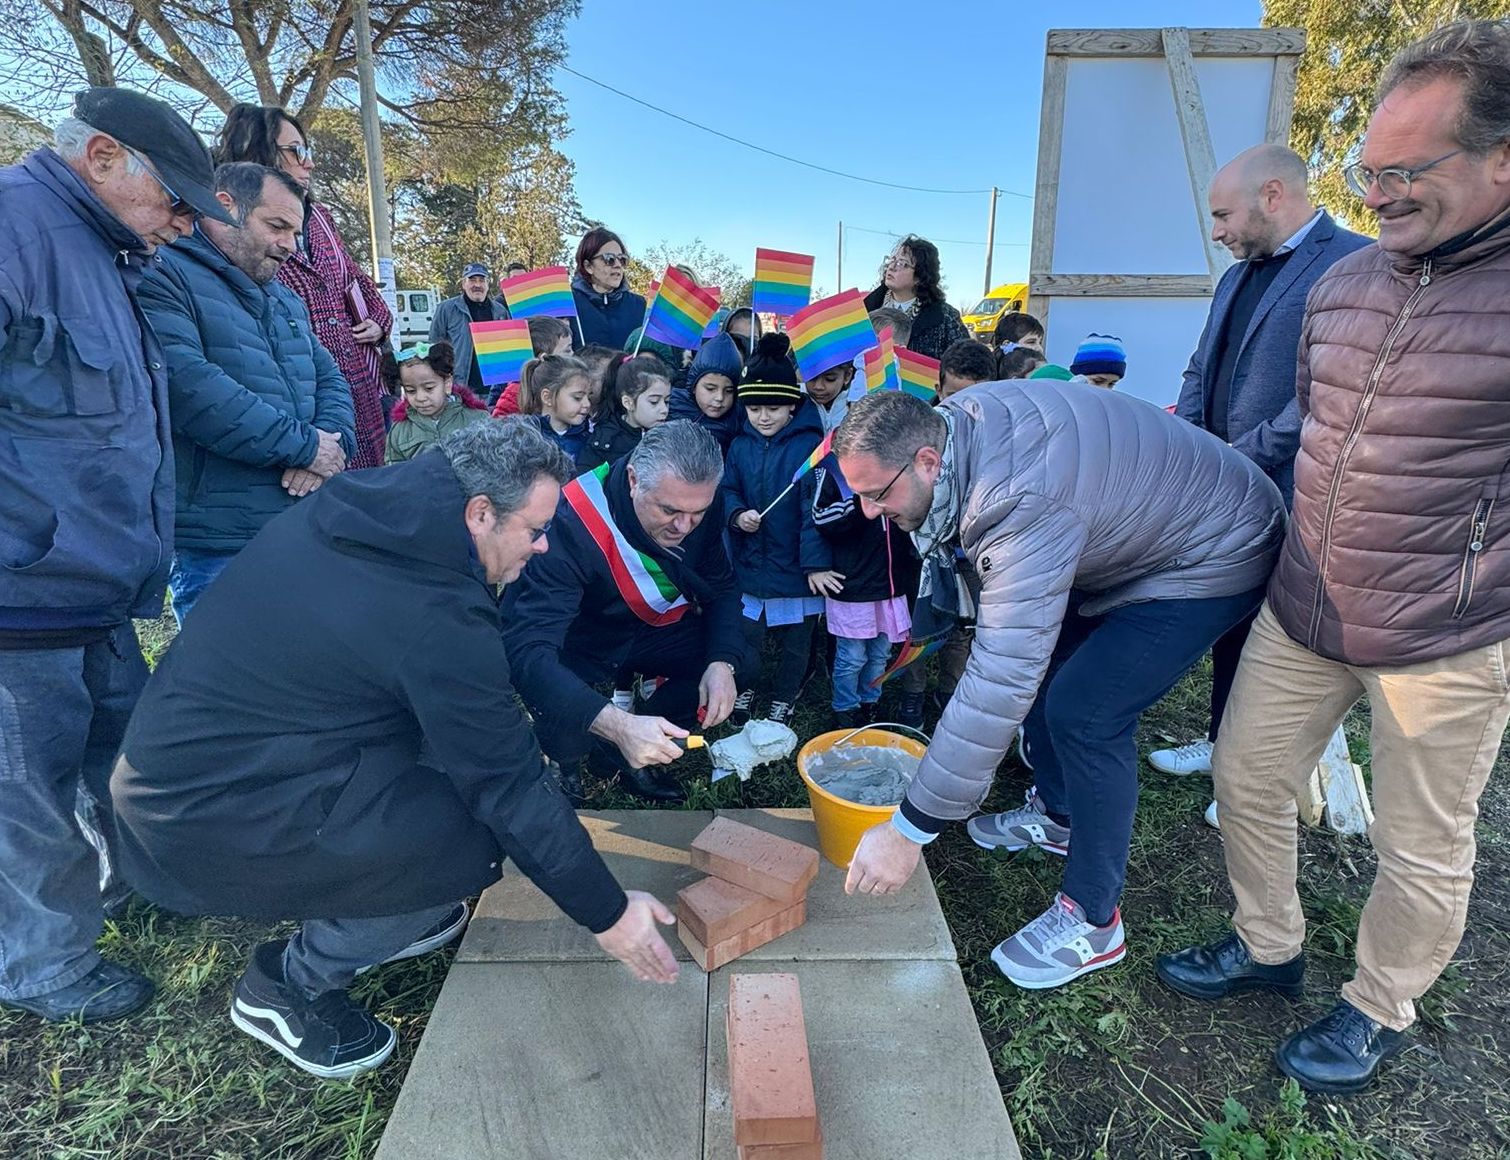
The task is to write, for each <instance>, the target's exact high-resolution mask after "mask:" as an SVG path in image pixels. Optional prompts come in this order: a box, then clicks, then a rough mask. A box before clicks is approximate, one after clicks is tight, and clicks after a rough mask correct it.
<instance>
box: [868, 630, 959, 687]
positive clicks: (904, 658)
mask: <svg viewBox="0 0 1510 1160" xmlns="http://www.w3.org/2000/svg"><path fill="white" fill-rule="evenodd" d="M948 639H949V634H948V633H940V634H939V635H938V636H934V637H930V638H929V639H927V640H913V639H912V638H911V637H908V638H907V640H906V641H904V642H903V644H902V647H901V648H899V649H898V650H897V655H896V659H895V660H893V661H892V662H891V664H889V665H887V666H886V671H885V672H884V673H882V674H881V675H880V676H879V677H877V678H876V679H875V680H873V681H871V682H870V687H871V688H872V689H879V688H880V687H881V686H882V685H884V684H885V683H886V682H887V681H889V680H891V678H892V677H894V676H896V675H897V674H898V673H900V672H901V671H902V670H903V669H905V668H906V667H907V666H908V665H910V664H912V663H913V662H914V661H920V660H922V659H923V658H924V657H926V656H931V655H932V654H933V653H936V652H938V650H939V649H941V648H943V647H944V642H945V641H946V640H948Z"/></svg>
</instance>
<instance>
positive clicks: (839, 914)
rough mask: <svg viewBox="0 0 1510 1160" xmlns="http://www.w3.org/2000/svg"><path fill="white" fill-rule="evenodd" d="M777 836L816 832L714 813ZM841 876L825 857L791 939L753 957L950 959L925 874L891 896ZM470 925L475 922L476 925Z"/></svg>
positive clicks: (803, 815)
mask: <svg viewBox="0 0 1510 1160" xmlns="http://www.w3.org/2000/svg"><path fill="white" fill-rule="evenodd" d="M718 813H719V815H721V816H727V817H730V818H733V819H734V820H735V821H738V822H743V823H744V824H745V825H747V826H755V827H757V828H759V829H762V830H767V831H769V832H770V833H773V834H779V835H780V836H781V837H783V838H790V839H792V840H793V841H794V842H801V843H803V844H804V845H807V846H812V847H814V848H816V847H817V845H818V831H817V828H816V827H815V826H814V825H813V814H812V811H811V810H778V809H767V810H719V811H718ZM844 875H845V871H843V870H841V869H839V867H837V866H835V865H834V864H833V863H832V862H830V861H829V860H828V859H826V858H824V859H821V860H820V861H819V864H818V878H817V880H816V881H815V882H814V883H813V885H812V888H811V889H810V890H809V891H808V894H807V922H806V923H804V924H803V925H802V926H801V927H799V928H798V929H796V930H794V931H792V933H791V934H787V935H782V936H781V938H779V939H777V940H775V941H774V942H769V943H767V944H766V945H765V946H762V947H756V948H755V949H754V950H753V951H751V952H750V953H749V954H747V955H745V956H743V957H742V958H741V959H740V960H739V961H740V962H749V961H751V960H772V961H792V960H798V959H800V960H805V961H817V960H823V959H858V960H861V961H875V960H883V959H930V960H937V961H940V962H950V963H952V962H956V961H957V955H956V953H955V949H954V940H953V939H952V938H950V937H949V924H948V923H947V922H945V921H944V912H943V910H941V909H940V908H939V900H938V894H937V892H936V891H935V890H934V889H933V879H932V878H930V877H929V876H928V874H927V873H926V872H925V870H923V869H921V868H920V869H919V871H918V873H916V874H914V875H913V876H912V880H911V881H910V882H908V883H907V885H906V886H904V887H903V888H902V889H901V890H899V891H898V892H897V893H896V894H886V895H882V896H880V897H876V896H873V895H869V894H866V895H859V894H856V895H848V894H845V893H844ZM474 921H475V920H474Z"/></svg>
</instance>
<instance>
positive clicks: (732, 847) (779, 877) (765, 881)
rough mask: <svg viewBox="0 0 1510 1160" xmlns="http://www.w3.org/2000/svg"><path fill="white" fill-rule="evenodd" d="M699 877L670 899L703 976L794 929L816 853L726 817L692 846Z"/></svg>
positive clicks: (801, 912) (801, 918) (814, 873)
mask: <svg viewBox="0 0 1510 1160" xmlns="http://www.w3.org/2000/svg"><path fill="white" fill-rule="evenodd" d="M691 853H692V865H693V867H694V868H695V869H698V870H701V871H703V872H704V873H705V874H707V875H708V877H707V878H700V879H698V881H696V882H694V883H693V884H692V885H691V886H688V887H686V888H685V889H683V890H682V891H681V892H680V893H678V894H677V896H676V916H677V927H676V930H677V934H678V935H680V936H681V940H682V943H683V945H685V946H686V948H687V950H688V951H690V952H691V954H692V958H693V959H694V960H695V961H696V962H697V965H698V966H700V967H701V968H702V969H703V970H705V971H712V970H715V969H716V968H718V967H721V966H723V965H724V964H725V963H727V962H730V961H732V960H734V959H737V958H739V956H740V955H743V954H748V953H749V952H750V951H752V950H754V949H755V948H756V947H758V946H764V945H765V944H766V943H768V942H770V941H771V940H772V939H776V938H780V937H781V936H782V935H784V934H787V933H788V932H790V931H794V930H796V929H797V928H798V927H799V926H801V925H802V924H803V922H804V921H806V919H807V890H808V887H809V886H811V885H812V884H813V879H814V878H816V877H817V876H818V851H816V850H814V849H813V848H812V847H810V846H804V845H802V843H800V842H793V841H791V840H790V839H787V838H781V837H778V836H777V835H775V834H768V833H766V832H765V831H764V830H757V829H756V828H755V827H754V826H747V825H745V824H743V823H742V822H736V821H733V820H732V819H730V818H716V819H714V821H713V822H712V824H710V825H709V826H708V827H707V828H705V829H704V830H703V832H702V833H700V834H699V835H698V836H697V837H696V838H695V839H693V842H692V851H691Z"/></svg>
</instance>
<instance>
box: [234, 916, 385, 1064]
mask: <svg viewBox="0 0 1510 1160" xmlns="http://www.w3.org/2000/svg"><path fill="white" fill-rule="evenodd" d="M287 945H288V940H287V939H279V940H278V941H276V942H268V943H263V944H262V945H261V946H259V947H258V948H257V949H256V950H254V951H253V952H252V961H251V962H250V963H248V964H247V968H246V973H245V974H244V975H242V976H241V978H240V979H239V980H238V981H237V983H236V992H235V996H234V997H233V998H232V1000H231V1022H232V1023H234V1024H235V1025H236V1026H237V1027H239V1028H240V1029H241V1030H242V1031H245V1032H246V1033H247V1034H248V1035H250V1036H251V1037H252V1038H253V1039H260V1040H261V1041H262V1042H263V1043H265V1044H267V1045H268V1046H269V1047H271V1048H272V1049H273V1050H274V1051H276V1052H278V1053H279V1054H280V1055H282V1056H284V1057H285V1058H286V1059H288V1060H289V1061H290V1062H291V1063H292V1064H293V1065H294V1066H295V1067H298V1068H302V1069H303V1070H304V1071H307V1072H309V1074H310V1075H314V1076H319V1077H320V1078H321V1079H350V1078H351V1077H352V1076H356V1075H360V1074H361V1073H362V1072H364V1071H369V1070H371V1069H372V1068H374V1067H376V1066H377V1065H378V1064H380V1063H382V1062H383V1060H385V1059H387V1058H388V1057H389V1056H390V1055H391V1054H393V1048H394V1046H395V1045H396V1044H397V1043H398V1036H397V1035H395V1034H394V1031H393V1028H391V1027H389V1026H388V1025H387V1024H386V1023H381V1022H379V1021H378V1020H377V1019H374V1018H373V1017H372V1014H371V1013H370V1012H369V1011H368V1010H367V1009H366V1008H365V1007H363V1006H362V1005H361V1004H360V1003H358V1002H356V1001H355V1000H354V999H352V997H351V996H350V995H349V994H347V993H346V992H345V991H326V992H325V993H324V994H323V995H318V996H316V997H315V998H313V999H306V998H305V997H304V996H303V995H301V994H300V993H299V992H298V990H297V988H294V987H291V986H289V985H288V984H287V983H286V982H285V981H284V979H283V951H284V948H285V947H287Z"/></svg>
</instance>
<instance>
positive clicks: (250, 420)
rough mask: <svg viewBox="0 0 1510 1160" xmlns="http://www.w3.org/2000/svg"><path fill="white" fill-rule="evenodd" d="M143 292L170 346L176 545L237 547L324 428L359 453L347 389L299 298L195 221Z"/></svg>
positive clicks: (279, 504)
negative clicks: (238, 261)
mask: <svg viewBox="0 0 1510 1160" xmlns="http://www.w3.org/2000/svg"><path fill="white" fill-rule="evenodd" d="M140 297H141V304H142V309H143V310H144V311H145V312H146V314H147V318H148V319H149V320H150V321H151V323H152V326H153V328H154V329H155V330H156V331H157V336H158V338H159V339H160V340H161V341H162V344H163V349H164V351H165V352H166V354H167V362H168V400H169V407H170V410H171V418H172V422H173V450H174V455H175V457H176V460H177V469H178V489H177V490H178V512H177V519H176V525H175V526H176V543H177V546H178V547H180V548H193V549H197V550H199V551H207V552H235V551H238V550H239V549H241V548H242V547H244V546H245V545H246V543H247V542H248V541H249V540H251V538H252V537H253V536H255V535H256V534H257V533H258V532H259V531H261V529H262V526H263V525H264V524H266V523H267V521H268V520H270V519H272V518H273V517H274V516H275V515H277V514H278V513H279V512H281V511H283V510H284V509H285V508H287V507H289V506H291V505H292V504H293V503H294V502H295V500H294V498H293V497H292V496H291V495H289V493H288V492H287V491H285V490H284V489H283V486H282V483H281V481H282V478H283V472H284V470H285V469H286V468H289V467H307V466H309V464H310V463H311V462H313V460H314V458H315V453H316V451H317V450H318V449H319V436H318V434H317V432H318V431H329V432H331V433H332V434H335V435H339V436H340V437H341V443H342V445H343V446H344V447H345V449H346V454H347V455H348V456H350V455H352V454H353V453H354V451H355V448H356V433H355V430H354V422H355V420H354V416H353V412H352V404H351V391H350V390H349V389H348V387H347V385H346V380H345V379H343V378H342V377H341V372H340V371H339V370H338V369H337V368H336V364H335V360H334V359H333V358H331V357H330V353H329V352H328V351H327V350H326V349H325V348H324V347H323V346H321V345H320V343H318V342H317V341H315V338H314V335H313V333H312V332H311V330H310V325H309V311H308V310H306V309H305V306H304V303H303V302H302V301H300V299H299V297H298V296H297V295H296V294H295V293H294V292H293V291H292V290H290V289H289V288H288V287H287V286H284V285H283V284H282V283H281V282H278V281H276V280H275V281H272V282H269V283H268V284H267V285H265V286H258V285H257V284H256V283H255V282H253V281H252V280H251V279H250V278H248V277H247V276H246V275H245V274H244V273H242V272H241V271H240V270H239V269H238V268H237V267H235V266H234V265H232V264H231V261H230V259H229V258H227V257H226V256H225V255H224V254H222V253H221V252H220V251H219V250H218V249H216V248H215V246H214V245H212V244H211V243H210V241H209V239H208V238H206V237H205V236H204V234H203V233H201V232H199V231H197V230H196V231H195V232H194V233H193V234H192V235H190V236H189V237H187V238H184V239H183V240H182V241H180V242H179V243H178V244H177V245H175V246H173V247H172V249H171V250H169V251H168V252H166V253H165V254H164V255H163V261H162V262H161V264H159V265H158V266H156V267H155V268H154V270H153V272H152V274H151V275H150V276H149V277H148V278H147V279H145V280H144V281H143V282H142V287H141V294H140Z"/></svg>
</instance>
